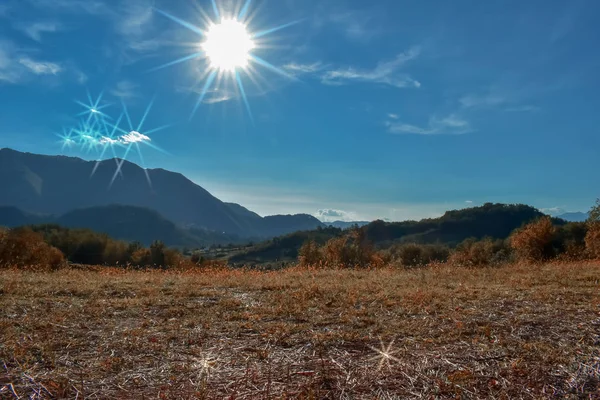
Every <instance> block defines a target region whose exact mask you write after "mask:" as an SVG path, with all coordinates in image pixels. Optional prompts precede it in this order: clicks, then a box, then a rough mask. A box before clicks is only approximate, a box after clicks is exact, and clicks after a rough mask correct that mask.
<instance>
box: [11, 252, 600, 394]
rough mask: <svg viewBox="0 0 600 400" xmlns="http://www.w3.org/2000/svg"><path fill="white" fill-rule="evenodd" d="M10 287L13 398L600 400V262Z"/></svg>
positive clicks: (69, 275) (104, 276)
mask: <svg viewBox="0 0 600 400" xmlns="http://www.w3.org/2000/svg"><path fill="white" fill-rule="evenodd" d="M0 280H1V283H0V285H1V286H0V338H1V341H0V397H3V398H13V397H14V398H17V396H18V397H20V398H210V399H213V398H228V399H255V398H263V399H267V398H307V399H311V398H314V399H320V398H331V399H338V398H348V399H350V398H353V399H354V398H365V399H375V398H381V399H392V398H398V399H404V398H498V399H501V398H503V399H519V398H557V397H558V398H600V391H599V390H600V389H599V387H600V383H599V382H600V313H599V312H600V290H599V288H600V264H599V263H591V262H589V263H579V264H548V265H544V266H538V267H528V266H519V265H517V266H510V267H503V268H498V269H492V268H489V269H471V270H469V269H461V268H453V267H447V266H442V267H432V268H427V269H418V270H406V271H405V270H393V269H381V270H371V271H365V270H361V271H354V270H338V271H336V270H318V271H317V270H315V271H311V270H306V269H291V270H285V271H277V272H250V271H205V272H179V273H177V272H159V271H155V272H142V271H138V272H134V271H129V272H124V271H119V270H116V269H101V268H98V269H94V270H62V271H59V272H55V273H35V272H22V271H2V272H0ZM382 353H383V354H382Z"/></svg>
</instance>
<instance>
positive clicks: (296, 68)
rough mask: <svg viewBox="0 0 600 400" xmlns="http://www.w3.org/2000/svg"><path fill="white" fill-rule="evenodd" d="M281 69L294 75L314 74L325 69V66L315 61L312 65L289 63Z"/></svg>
mask: <svg viewBox="0 0 600 400" xmlns="http://www.w3.org/2000/svg"><path fill="white" fill-rule="evenodd" d="M283 68H284V69H285V70H286V71H288V72H290V73H292V74H295V75H302V74H314V73H315V72H319V71H322V70H323V68H325V65H323V63H322V62H321V61H316V62H314V63H312V64H301V63H295V62H291V63H288V64H286V65H284V66H283Z"/></svg>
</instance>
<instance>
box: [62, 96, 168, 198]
mask: <svg viewBox="0 0 600 400" xmlns="http://www.w3.org/2000/svg"><path fill="white" fill-rule="evenodd" d="M87 99H88V103H84V102H81V101H77V100H76V103H77V104H79V105H80V106H82V107H84V108H85V111H83V112H80V113H79V114H77V116H78V117H81V120H80V121H79V125H78V126H77V127H75V128H71V129H68V130H67V129H63V133H62V134H58V135H57V136H58V137H59V138H60V144H61V147H62V150H63V151H65V150H66V149H67V148H68V149H70V148H76V149H78V150H79V151H84V152H86V153H88V154H89V153H96V154H99V156H98V158H97V160H98V161H97V162H96V164H95V166H94V168H93V170H92V173H91V175H92V176H93V175H94V174H95V173H96V171H97V170H98V167H99V166H100V164H101V163H102V162H103V161H106V160H105V159H104V157H105V155H106V153H107V152H108V151H110V152H111V153H112V157H113V158H114V160H115V163H116V170H115V173H114V175H113V177H112V179H111V181H110V185H109V187H110V186H112V184H113V183H114V181H115V180H116V179H117V177H119V176H121V177H123V172H122V167H123V164H124V163H125V161H126V160H128V157H129V156H130V155H131V154H132V151H131V150H134V151H135V153H137V156H138V159H139V161H140V164H141V166H142V168H144V171H145V173H146V178H147V180H148V184H149V185H150V186H151V185H152V182H151V181H150V176H149V175H148V172H147V171H146V170H145V167H144V164H145V161H144V155H143V153H142V146H141V145H145V146H147V147H150V148H152V149H155V150H158V151H161V152H163V153H166V152H165V151H164V150H163V149H161V148H160V147H158V146H157V145H156V144H154V143H153V141H152V139H151V137H150V135H151V134H153V133H156V132H158V131H160V130H163V129H166V128H168V125H165V126H160V127H157V128H154V129H144V130H143V131H142V128H144V124H145V122H146V119H147V118H148V116H149V113H150V110H151V108H152V106H153V105H154V99H153V100H152V101H151V102H150V103H149V104H148V107H146V110H145V111H144V114H143V116H142V118H141V119H140V122H139V124H138V125H137V126H135V127H134V126H133V124H132V122H131V117H130V116H129V112H128V110H127V107H126V106H125V104H124V103H122V106H123V110H122V112H121V114H120V115H119V117H118V118H117V120H116V121H115V120H114V119H113V118H112V117H111V116H110V115H108V114H106V113H105V112H104V111H102V110H103V109H105V108H106V107H108V106H109V105H110V104H102V94H100V96H98V98H97V99H96V100H92V97H91V95H90V94H89V92H88V94H87ZM124 119H125V120H126V121H127V124H128V126H127V127H126V128H125V129H123V128H121V123H122V121H123V120H124ZM113 121H114V122H113Z"/></svg>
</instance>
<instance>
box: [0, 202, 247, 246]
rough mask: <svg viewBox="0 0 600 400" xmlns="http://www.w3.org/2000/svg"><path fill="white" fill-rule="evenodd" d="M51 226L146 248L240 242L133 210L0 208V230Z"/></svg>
mask: <svg viewBox="0 0 600 400" xmlns="http://www.w3.org/2000/svg"><path fill="white" fill-rule="evenodd" d="M40 224H53V225H60V226H62V227H65V228H83V229H90V230H93V231H95V232H98V233H105V234H107V235H109V236H110V237H112V238H114V239H119V240H125V241H128V242H140V243H142V244H144V245H149V244H150V243H152V242H153V241H155V240H160V241H162V242H164V243H165V244H166V245H168V246H180V247H185V246H187V247H204V246H210V245H212V244H225V243H238V242H242V241H244V240H242V239H241V238H240V237H238V236H235V235H227V234H223V233H219V232H212V231H206V230H201V229H183V228H180V227H178V226H177V225H176V224H174V223H173V222H171V221H169V220H167V219H166V218H164V217H163V216H162V215H160V214H159V213H158V212H156V211H153V210H150V209H147V208H143V207H135V206H124V205H109V206H98V207H88V208H82V209H78V210H74V211H70V212H68V213H66V214H63V215H60V216H54V215H45V216H40V215H35V214H29V213H26V212H24V211H22V210H20V209H18V208H16V207H0V226H6V227H10V228H12V227H18V226H23V225H40Z"/></svg>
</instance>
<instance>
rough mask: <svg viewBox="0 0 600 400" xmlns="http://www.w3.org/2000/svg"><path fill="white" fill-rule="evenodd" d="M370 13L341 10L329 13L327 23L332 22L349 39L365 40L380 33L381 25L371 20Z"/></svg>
mask: <svg viewBox="0 0 600 400" xmlns="http://www.w3.org/2000/svg"><path fill="white" fill-rule="evenodd" d="M371 21H372V18H371V16H370V15H365V12H364V11H363V12H358V11H342V12H333V13H331V14H329V23H331V24H334V25H335V26H337V27H338V28H339V29H341V30H342V32H343V33H344V34H345V36H346V37H347V38H349V39H351V40H356V41H360V42H367V41H369V40H371V39H372V38H373V37H375V36H377V35H379V34H380V33H381V27H380V26H377V25H375V24H374V23H372V22H371Z"/></svg>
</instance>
